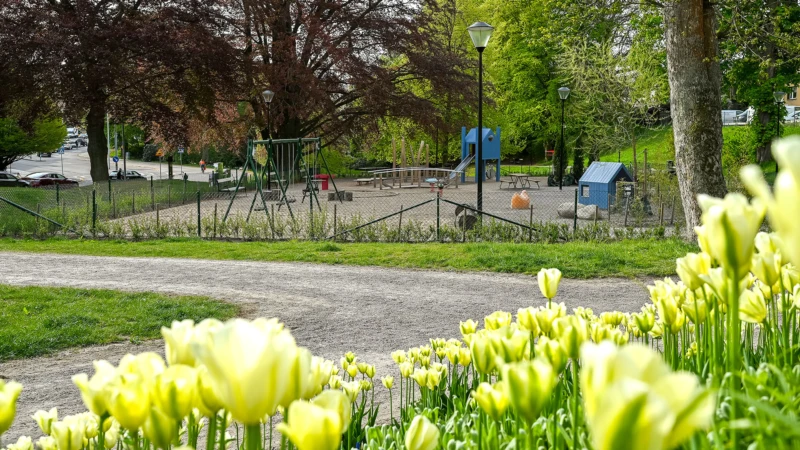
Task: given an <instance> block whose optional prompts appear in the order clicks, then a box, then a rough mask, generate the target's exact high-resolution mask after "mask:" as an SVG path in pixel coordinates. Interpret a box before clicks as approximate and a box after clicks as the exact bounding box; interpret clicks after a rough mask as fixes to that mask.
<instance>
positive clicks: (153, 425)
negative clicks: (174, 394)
mask: <svg viewBox="0 0 800 450" xmlns="http://www.w3.org/2000/svg"><path fill="white" fill-rule="evenodd" d="M173 367H175V366H173ZM185 367H188V366H185ZM142 431H144V437H146V438H147V439H149V440H150V442H151V443H152V444H153V446H154V447H155V448H160V449H169V448H170V445H171V444H172V442H173V441H174V440H175V438H176V437H177V431H178V422H177V421H176V420H175V419H173V418H172V417H171V416H170V414H167V413H165V412H163V411H161V409H160V408H158V407H157V406H153V407H152V408H150V414H149V415H148V417H147V420H146V421H145V423H144V425H143V426H142Z"/></svg>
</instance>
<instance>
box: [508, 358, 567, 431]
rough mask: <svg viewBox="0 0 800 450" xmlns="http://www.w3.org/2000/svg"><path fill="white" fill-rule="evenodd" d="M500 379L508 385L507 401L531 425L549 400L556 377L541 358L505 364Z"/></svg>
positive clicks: (551, 368)
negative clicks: (508, 400)
mask: <svg viewBox="0 0 800 450" xmlns="http://www.w3.org/2000/svg"><path fill="white" fill-rule="evenodd" d="M502 372H503V374H502V378H503V381H505V382H506V383H507V385H508V392H509V399H510V402H511V406H512V407H513V408H514V410H515V411H516V412H517V413H518V414H519V415H520V416H521V417H522V418H523V419H525V420H526V421H527V422H528V424H529V425H530V424H532V423H533V422H534V421H535V420H536V419H538V418H539V413H540V412H541V411H542V408H544V406H545V405H546V404H547V402H548V400H549V399H550V394H551V393H552V391H553V388H554V387H555V385H556V381H557V376H556V372H555V371H554V370H553V367H552V366H551V365H550V364H549V363H548V362H547V360H545V359H543V358H539V357H537V358H535V359H534V360H533V361H523V362H518V363H512V364H506V365H505V366H503V369H502Z"/></svg>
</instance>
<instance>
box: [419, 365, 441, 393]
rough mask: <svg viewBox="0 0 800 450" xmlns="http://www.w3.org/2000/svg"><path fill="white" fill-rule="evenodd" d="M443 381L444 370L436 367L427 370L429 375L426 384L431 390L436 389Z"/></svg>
mask: <svg viewBox="0 0 800 450" xmlns="http://www.w3.org/2000/svg"><path fill="white" fill-rule="evenodd" d="M423 370H424V369H423ZM441 382H442V372H440V371H438V370H436V369H431V370H428V371H427V377H426V378H425V386H426V387H427V388H428V389H430V390H434V389H436V387H437V386H439V383H441Z"/></svg>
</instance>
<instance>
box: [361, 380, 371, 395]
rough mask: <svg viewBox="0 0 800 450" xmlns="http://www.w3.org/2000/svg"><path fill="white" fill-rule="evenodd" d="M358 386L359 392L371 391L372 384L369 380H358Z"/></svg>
mask: <svg viewBox="0 0 800 450" xmlns="http://www.w3.org/2000/svg"><path fill="white" fill-rule="evenodd" d="M358 384H359V386H361V388H360V389H361V390H362V391H364V392H367V391H371V390H372V382H371V381H369V380H358Z"/></svg>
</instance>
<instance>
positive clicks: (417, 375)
mask: <svg viewBox="0 0 800 450" xmlns="http://www.w3.org/2000/svg"><path fill="white" fill-rule="evenodd" d="M411 379H412V380H414V381H416V382H417V385H419V386H420V387H425V386H426V384H427V383H428V369H415V370H414V373H412V374H411Z"/></svg>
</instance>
